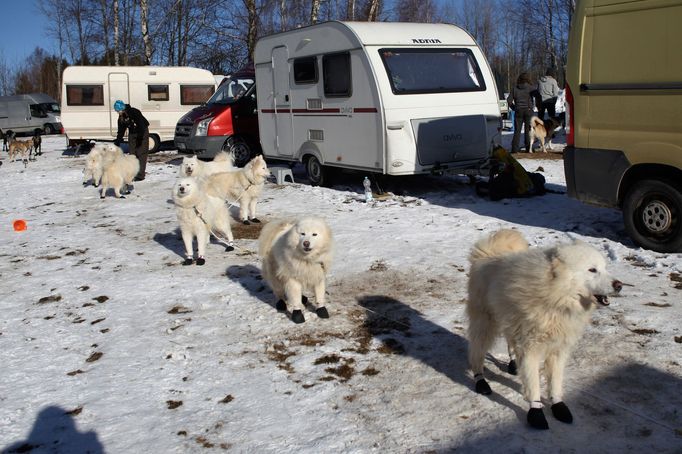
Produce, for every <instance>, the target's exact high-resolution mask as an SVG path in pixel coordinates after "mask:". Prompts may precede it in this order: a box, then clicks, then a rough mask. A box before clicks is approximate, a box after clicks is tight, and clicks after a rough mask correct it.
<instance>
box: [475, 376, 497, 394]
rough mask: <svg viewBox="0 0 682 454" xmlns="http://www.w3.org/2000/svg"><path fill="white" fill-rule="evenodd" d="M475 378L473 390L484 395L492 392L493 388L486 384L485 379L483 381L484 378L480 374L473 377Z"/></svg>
mask: <svg viewBox="0 0 682 454" xmlns="http://www.w3.org/2000/svg"><path fill="white" fill-rule="evenodd" d="M474 378H475V379H476V387H475V390H476V392H477V393H478V394H483V395H485V396H487V395H490V394H492V393H493V390H492V389H490V385H489V384H488V382H487V381H485V378H483V377H482V376H481V378H477V377H474Z"/></svg>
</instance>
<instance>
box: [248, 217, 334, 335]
mask: <svg viewBox="0 0 682 454" xmlns="http://www.w3.org/2000/svg"><path fill="white" fill-rule="evenodd" d="M333 245H334V244H333V239H332V232H331V229H330V228H329V226H328V225H327V223H326V222H325V221H324V220H323V219H320V218H304V219H301V220H298V221H274V222H270V223H268V224H267V225H265V227H263V230H262V231H261V234H260V237H259V238H258V253H259V255H260V256H261V258H262V260H263V278H264V279H265V281H266V282H267V283H268V285H269V286H270V288H271V289H272V291H273V293H274V294H275V297H276V298H277V306H276V307H277V310H280V311H286V310H287V306H289V307H291V308H292V309H293V311H292V312H291V320H292V321H293V322H295V323H303V322H304V321H305V318H304V317H303V308H304V304H305V303H304V298H305V297H304V294H305V293H308V294H310V292H312V293H313V294H314V295H315V303H316V305H317V309H316V310H315V312H316V313H317V315H318V316H319V317H321V318H328V317H329V313H328V311H327V309H326V307H325V298H326V296H325V290H326V282H325V281H326V277H327V272H328V271H329V267H330V266H331V261H332V255H333Z"/></svg>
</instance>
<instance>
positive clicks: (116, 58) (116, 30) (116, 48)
mask: <svg viewBox="0 0 682 454" xmlns="http://www.w3.org/2000/svg"><path fill="white" fill-rule="evenodd" d="M113 1H114V65H116V66H119V64H120V58H119V52H120V48H119V45H118V42H119V41H118V33H119V23H118V0H113Z"/></svg>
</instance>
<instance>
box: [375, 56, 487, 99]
mask: <svg viewBox="0 0 682 454" xmlns="http://www.w3.org/2000/svg"><path fill="white" fill-rule="evenodd" d="M379 54H380V55H381V59H382V60H383V62H384V67H385V68H386V73H387V74H388V78H389V80H390V81H391V89H392V91H393V93H394V94H396V95H407V94H418V93H457V92H467V91H485V89H486V87H485V82H484V81H483V75H482V74H481V70H480V68H479V67H478V63H476V58H475V57H474V55H473V53H472V52H471V51H470V50H469V49H405V48H401V49H380V50H379Z"/></svg>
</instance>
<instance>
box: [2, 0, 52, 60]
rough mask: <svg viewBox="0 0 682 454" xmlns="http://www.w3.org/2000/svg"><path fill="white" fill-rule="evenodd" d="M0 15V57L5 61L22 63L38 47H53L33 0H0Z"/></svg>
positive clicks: (49, 48)
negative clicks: (0, 17) (0, 19)
mask: <svg viewBox="0 0 682 454" xmlns="http://www.w3.org/2000/svg"><path fill="white" fill-rule="evenodd" d="M0 16H2V21H0V56H4V58H5V61H6V62H7V63H9V64H13V63H17V62H23V60H24V59H25V58H26V56H27V55H29V54H30V53H31V52H33V49H35V48H36V47H37V46H40V47H42V48H43V49H45V50H47V51H53V50H54V49H53V46H52V42H53V41H54V40H53V39H51V38H49V37H48V36H47V33H46V32H45V23H46V18H45V16H43V14H41V13H39V12H38V7H37V5H36V1H35V0H0Z"/></svg>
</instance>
